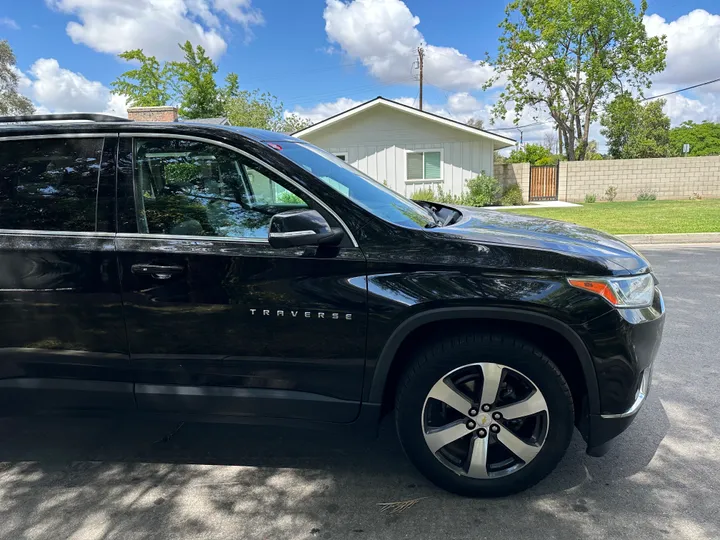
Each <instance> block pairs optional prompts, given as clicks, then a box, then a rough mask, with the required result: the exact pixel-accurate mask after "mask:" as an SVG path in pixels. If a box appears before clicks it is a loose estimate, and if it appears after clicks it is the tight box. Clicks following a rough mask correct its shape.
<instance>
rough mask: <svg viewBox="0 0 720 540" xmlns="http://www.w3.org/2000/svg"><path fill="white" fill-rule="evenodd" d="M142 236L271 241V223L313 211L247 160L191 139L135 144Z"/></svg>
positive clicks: (268, 174) (138, 206) (301, 196)
mask: <svg viewBox="0 0 720 540" xmlns="http://www.w3.org/2000/svg"><path fill="white" fill-rule="evenodd" d="M134 144H135V149H134V154H135V159H134V161H135V166H134V168H135V173H134V176H135V207H136V215H137V220H138V231H139V232H141V233H149V234H168V235H190V236H216V237H233V238H263V237H267V234H268V229H269V227H270V219H271V218H272V216H273V215H274V214H277V213H278V212H282V211H285V210H290V209H295V208H305V207H308V204H307V203H306V201H304V200H303V195H302V194H301V193H297V194H296V193H294V192H293V191H291V190H294V189H295V188H293V187H291V186H284V185H283V181H282V180H281V179H279V178H276V177H275V175H274V174H273V173H272V172H270V171H267V170H264V169H263V168H262V167H261V166H260V165H257V164H255V163H254V162H252V161H251V160H249V159H246V158H245V157H244V156H242V155H240V154H238V153H237V152H233V151H232V150H229V149H226V148H223V147H220V146H215V145H213V144H209V143H204V142H198V141H191V140H186V139H164V138H157V139H152V138H147V139H135V143H134Z"/></svg>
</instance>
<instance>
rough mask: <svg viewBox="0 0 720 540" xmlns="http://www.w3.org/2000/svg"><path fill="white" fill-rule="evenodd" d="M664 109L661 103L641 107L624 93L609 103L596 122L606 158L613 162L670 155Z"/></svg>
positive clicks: (661, 101)
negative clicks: (601, 136) (606, 145)
mask: <svg viewBox="0 0 720 540" xmlns="http://www.w3.org/2000/svg"><path fill="white" fill-rule="evenodd" d="M664 106H665V100H663V99H658V100H655V101H651V102H648V103H647V104H646V105H643V104H642V103H640V102H639V101H638V100H637V99H635V98H633V97H632V96H631V95H630V94H627V93H624V94H620V95H619V96H617V97H616V98H615V99H614V100H613V101H612V102H610V103H609V104H608V106H607V107H606V108H605V112H604V113H603V115H602V118H601V120H600V122H601V124H602V126H603V129H602V130H601V133H602V134H603V135H604V136H605V138H606V139H607V143H608V150H609V153H610V155H611V156H612V157H613V158H615V159H637V158H657V157H667V156H668V155H670V118H669V117H668V116H667V115H666V114H665V113H664V112H663V107H664Z"/></svg>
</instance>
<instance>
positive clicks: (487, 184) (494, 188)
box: [466, 173, 502, 206]
mask: <svg viewBox="0 0 720 540" xmlns="http://www.w3.org/2000/svg"><path fill="white" fill-rule="evenodd" d="M466 186H467V195H466V198H467V204H470V205H472V206H490V205H493V204H497V203H498V201H499V200H500V196H501V194H502V188H501V187H500V182H498V181H497V180H496V179H495V178H493V177H492V176H488V175H487V174H485V173H482V174H481V175H480V176H476V177H475V178H471V179H470V180H468V181H467V183H466Z"/></svg>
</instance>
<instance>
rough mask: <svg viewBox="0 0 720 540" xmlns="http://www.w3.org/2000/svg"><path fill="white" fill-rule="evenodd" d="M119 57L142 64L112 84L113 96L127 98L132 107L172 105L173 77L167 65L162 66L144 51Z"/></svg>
mask: <svg viewBox="0 0 720 540" xmlns="http://www.w3.org/2000/svg"><path fill="white" fill-rule="evenodd" d="M118 56H119V57H120V58H122V59H123V60H126V61H128V62H140V67H139V68H137V69H130V70H128V71H126V72H125V73H123V74H122V75H120V76H119V77H118V78H117V79H115V80H114V81H113V82H112V83H110V86H111V87H112V93H113V94H118V95H124V96H127V97H128V105H129V106H130V107H157V106H160V105H167V104H168V103H170V101H171V99H172V95H171V87H172V77H173V75H172V72H171V70H170V69H169V67H168V65H167V64H163V65H162V66H161V65H160V62H158V59H157V58H155V57H154V56H147V55H146V54H145V53H144V52H143V50H142V49H133V50H132V51H125V52H124V53H121V54H119V55H118Z"/></svg>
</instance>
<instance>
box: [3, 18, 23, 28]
mask: <svg viewBox="0 0 720 540" xmlns="http://www.w3.org/2000/svg"><path fill="white" fill-rule="evenodd" d="M0 26H5V27H6V28H9V29H10V30H20V25H19V24H18V23H17V22H15V20H14V19H11V18H10V17H0Z"/></svg>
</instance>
